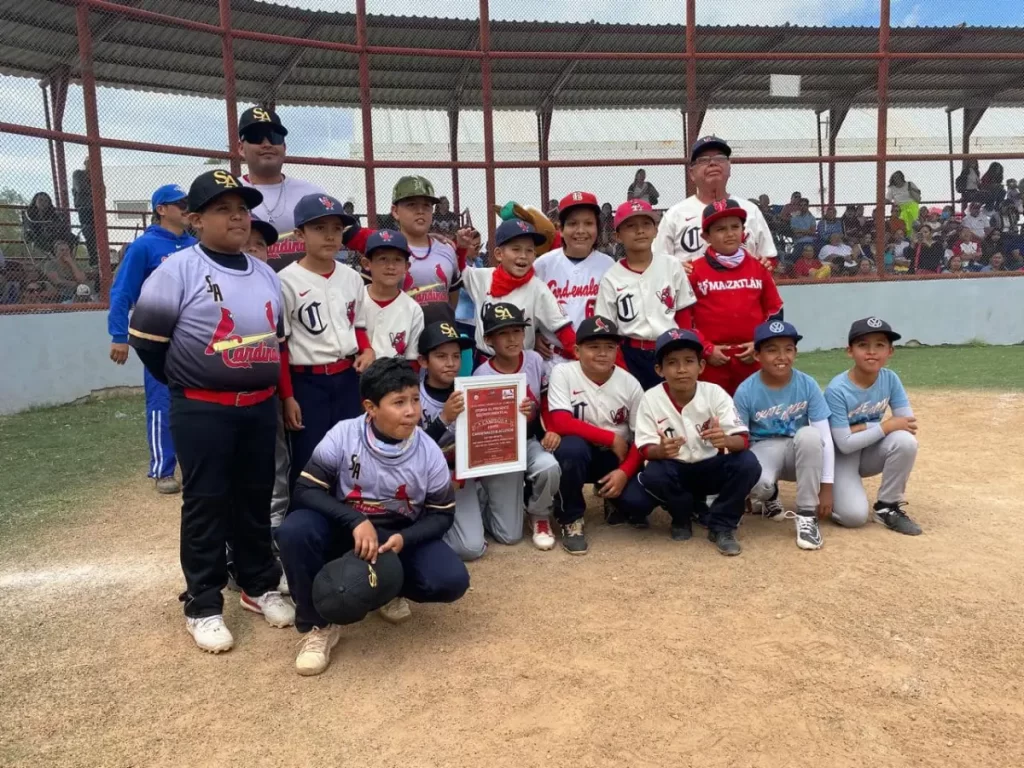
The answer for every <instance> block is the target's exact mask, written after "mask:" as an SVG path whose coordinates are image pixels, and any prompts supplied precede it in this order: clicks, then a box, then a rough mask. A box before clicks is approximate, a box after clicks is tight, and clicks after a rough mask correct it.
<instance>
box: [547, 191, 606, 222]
mask: <svg viewBox="0 0 1024 768" xmlns="http://www.w3.org/2000/svg"><path fill="white" fill-rule="evenodd" d="M573 208H590V209H591V210H593V211H594V215H595V216H597V218H598V219H600V218H601V204H600V203H598V202H597V195H595V194H594V193H593V192H570V193H569V194H568V195H566V196H565V197H563V198H562V199H561V200H559V202H558V221H559V222H560V223H562V224H564V223H565V218H566V217H567V216H568V215H569V211H570V210H571V209H573Z"/></svg>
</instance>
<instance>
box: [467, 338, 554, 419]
mask: <svg viewBox="0 0 1024 768" xmlns="http://www.w3.org/2000/svg"><path fill="white" fill-rule="evenodd" d="M520 355H521V356H520V358H519V368H518V369H516V370H514V371H512V374H505V373H502V372H501V371H498V370H495V368H494V366H493V365H491V361H490V360H488V361H486V362H484V363H481V364H480V365H479V366H477V369H476V370H475V371H473V375H474V376H508V375H513V374H516V373H522V374H524V375H525V376H526V396H527V397H529V398H530V399H531V400H533V401H534V402H535V403H537V404H538V405H540V399H541V398H542V397H543V396H544V394H545V393H546V392H547V391H548V374H547V368H546V366H545V365H544V358H543V357H541V356H540V355H539V354H538V353H536V352H534V351H533V350H532V349H525V350H523V351H522V352H521V353H520Z"/></svg>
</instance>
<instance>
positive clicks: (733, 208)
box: [701, 198, 747, 232]
mask: <svg viewBox="0 0 1024 768" xmlns="http://www.w3.org/2000/svg"><path fill="white" fill-rule="evenodd" d="M730 216H732V217H734V218H737V219H739V220H740V221H743V222H745V221H746V220H747V212H746V210H745V209H744V208H743V206H742V205H740V204H739V202H738V201H736V200H733V199H732V198H727V199H724V200H715V202H713V203H708V205H706V206H705V207H704V215H703V216H702V217H701V229H703V230H704V231H705V232H707V231H708V229H709V228H710V227H711V225H712V224H714V223H715V222H716V221H718V220H719V219H725V218H728V217H730Z"/></svg>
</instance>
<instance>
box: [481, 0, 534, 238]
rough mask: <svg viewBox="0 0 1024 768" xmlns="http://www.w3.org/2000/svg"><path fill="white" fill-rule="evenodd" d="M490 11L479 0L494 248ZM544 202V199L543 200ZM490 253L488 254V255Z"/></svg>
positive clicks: (489, 218)
mask: <svg viewBox="0 0 1024 768" xmlns="http://www.w3.org/2000/svg"><path fill="white" fill-rule="evenodd" d="M490 51H491V13H490V8H489V6H488V1H487V0H480V52H481V53H482V54H483V56H482V57H481V58H480V82H481V100H482V102H483V110H484V163H485V164H486V167H485V168H484V174H485V177H486V179H487V243H488V244H489V245H490V247H491V249H492V250H493V248H494V213H493V211H494V202H495V199H496V197H497V195H496V194H495V190H494V113H493V105H492V100H491V57H490ZM545 202H546V201H545ZM489 256H490V254H488V257H489Z"/></svg>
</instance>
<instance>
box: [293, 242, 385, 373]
mask: <svg viewBox="0 0 1024 768" xmlns="http://www.w3.org/2000/svg"><path fill="white" fill-rule="evenodd" d="M278 277H280V278H281V295H282V297H283V299H284V333H285V336H286V337H287V338H288V358H289V361H290V362H291V364H292V365H330V364H331V363H334V362H337V361H338V360H341V359H342V358H346V357H351V356H352V355H354V354H356V353H357V352H358V351H359V342H358V341H357V340H356V329H357V328H366V317H365V314H364V312H365V309H364V307H365V300H364V297H365V296H366V290H365V288H364V287H363V280H362V278H361V277H359V273H358V272H356V271H355V270H354V269H352V268H351V267H347V266H345V265H344V264H339V263H335V265H334V271H333V272H331V274H329V275H320V274H317V273H316V272H310V271H309V270H308V269H306V268H305V267H304V266H302V264H300V263H299V262H295V263H294V264H289V265H288V266H287V267H285V268H284V269H282V270H281V271H280V272H279V273H278Z"/></svg>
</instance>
